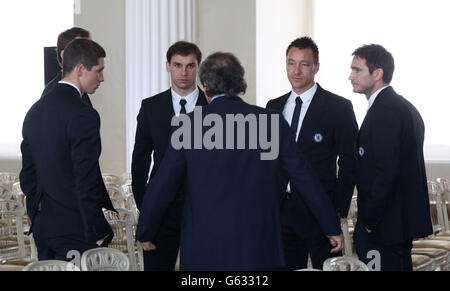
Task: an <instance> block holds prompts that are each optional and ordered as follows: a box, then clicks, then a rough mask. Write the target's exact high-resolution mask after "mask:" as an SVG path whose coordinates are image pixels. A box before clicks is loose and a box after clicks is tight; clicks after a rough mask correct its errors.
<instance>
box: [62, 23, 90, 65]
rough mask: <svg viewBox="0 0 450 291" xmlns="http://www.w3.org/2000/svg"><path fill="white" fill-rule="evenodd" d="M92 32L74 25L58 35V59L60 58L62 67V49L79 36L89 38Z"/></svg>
mask: <svg viewBox="0 0 450 291" xmlns="http://www.w3.org/2000/svg"><path fill="white" fill-rule="evenodd" d="M90 36H91V34H90V33H89V31H87V30H86V29H83V28H81V27H72V28H70V29H68V30H66V31H63V32H61V33H60V34H59V36H58V42H57V44H56V59H57V60H58V64H59V66H60V67H61V68H62V58H61V51H63V50H64V49H65V48H66V46H67V45H68V44H69V42H71V41H72V40H74V39H75V38H77V37H82V38H89V37H90Z"/></svg>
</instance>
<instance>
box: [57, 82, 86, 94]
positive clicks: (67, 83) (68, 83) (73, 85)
mask: <svg viewBox="0 0 450 291" xmlns="http://www.w3.org/2000/svg"><path fill="white" fill-rule="evenodd" d="M58 83H60V84H66V85H70V86H72V87H74V88H75V89H77V91H78V93H79V94H80V97H81V96H82V95H81V91H80V89H79V88H78V87H77V86H76V85H75V84H72V83H70V82H67V81H62V80H61V81H59V82H58Z"/></svg>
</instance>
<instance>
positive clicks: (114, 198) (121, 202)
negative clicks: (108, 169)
mask: <svg viewBox="0 0 450 291" xmlns="http://www.w3.org/2000/svg"><path fill="white" fill-rule="evenodd" d="M106 191H107V192H108V195H109V199H111V202H112V204H113V206H114V208H125V195H124V194H123V193H122V190H121V188H119V186H117V185H115V184H107V185H106Z"/></svg>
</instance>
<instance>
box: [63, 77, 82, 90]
mask: <svg viewBox="0 0 450 291" xmlns="http://www.w3.org/2000/svg"><path fill="white" fill-rule="evenodd" d="M61 81H64V82H69V83H72V84H73V85H75V86H77V88H78V89H79V90H80V92H81V94H83V93H84V92H83V91H82V90H81V86H80V85H81V84H80V81H79V80H78V79H77V78H76V77H74V76H72V75H66V76H64V77H63V78H61Z"/></svg>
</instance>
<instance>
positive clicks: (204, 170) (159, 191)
mask: <svg viewBox="0 0 450 291" xmlns="http://www.w3.org/2000/svg"><path fill="white" fill-rule="evenodd" d="M200 81H201V83H202V85H203V86H204V89H205V95H206V97H207V99H208V101H209V102H210V104H209V105H208V106H206V107H203V108H197V109H196V110H195V111H194V113H191V114H189V115H187V116H186V115H185V116H182V118H183V120H182V122H183V123H188V124H189V125H190V133H192V132H193V133H194V135H195V137H194V138H193V139H192V138H188V143H187V146H185V147H182V148H181V149H178V150H177V149H175V147H174V140H176V139H174V136H172V143H171V144H169V147H168V149H167V152H166V154H165V156H164V159H163V161H162V163H161V166H160V168H159V170H158V172H157V173H156V175H155V177H154V179H152V180H151V182H150V184H149V186H148V187H147V189H146V193H145V195H144V199H143V202H142V207H141V213H140V217H139V222H138V226H137V231H136V238H137V240H138V241H140V242H141V244H142V246H143V248H144V249H146V250H154V249H157V248H158V245H155V244H153V242H154V238H155V236H156V234H157V232H158V228H159V224H160V221H161V219H162V217H163V215H164V211H165V209H166V208H167V207H168V205H169V204H170V203H171V201H172V200H173V199H174V197H175V195H176V191H177V189H178V187H179V185H180V184H181V183H183V182H184V180H185V179H186V185H187V187H186V194H185V195H186V197H185V199H186V201H185V205H184V213H183V226H182V232H181V233H182V235H181V250H180V253H181V269H182V270H276V269H283V268H284V267H285V259H284V255H283V244H282V237H281V228H280V218H279V209H278V208H279V200H280V198H281V197H279V195H278V191H277V183H276V173H277V170H278V169H279V166H281V167H282V168H283V169H284V170H285V171H286V173H287V174H288V176H289V177H290V179H291V181H292V185H293V187H298V188H301V189H306V190H307V191H302V193H308V194H306V195H304V196H305V197H304V199H305V200H306V201H307V203H308V205H309V206H310V207H311V208H312V209H314V213H315V215H317V219H318V221H319V222H320V225H321V227H322V228H323V230H324V233H326V234H327V235H329V239H330V243H331V244H332V245H333V247H334V249H333V251H334V252H337V251H340V250H341V249H342V245H343V237H342V235H341V234H340V233H341V232H340V227H339V225H338V224H337V221H336V219H335V217H336V213H335V212H334V210H333V206H332V204H331V201H330V200H329V199H328V198H327V196H326V194H325V192H324V190H323V189H322V188H321V186H320V183H319V182H318V181H317V180H316V178H315V177H313V176H312V175H311V174H310V173H311V169H310V167H309V166H308V164H307V163H305V161H304V159H303V158H302V157H301V155H300V153H299V152H298V150H297V147H296V146H295V142H294V138H293V135H292V134H291V133H290V129H289V126H288V124H287V123H286V122H285V121H284V120H283V118H282V117H281V116H280V114H278V113H273V112H271V111H269V110H267V109H264V108H260V107H257V106H254V105H250V104H247V103H246V102H245V101H243V100H242V98H241V97H240V96H239V94H241V93H245V90H246V88H247V85H246V82H245V79H244V68H243V67H242V66H241V64H240V62H239V60H238V59H237V58H236V57H235V56H234V55H232V54H230V53H222V52H218V53H215V54H212V55H211V56H209V57H208V58H207V59H206V60H205V62H204V63H203V64H202V65H201V67H200ZM230 116H234V117H235V120H237V119H239V116H240V117H243V116H245V120H246V122H245V123H240V124H239V123H238V122H224V121H225V120H230ZM252 117H254V118H252ZM257 117H258V118H257ZM191 120H192V121H193V122H190V121H191ZM212 120H213V121H212ZM251 120H256V122H257V129H258V130H257V133H258V134H259V135H262V134H263V132H265V136H266V137H270V138H271V140H276V139H278V140H277V142H278V144H279V156H278V157H277V158H274V159H263V158H261V153H262V152H263V151H265V150H267V148H265V147H264V146H263V145H261V144H259V145H258V146H257V147H256V148H255V149H253V148H251V147H250V146H249V145H250V144H254V143H255V141H253V140H252V138H251V132H247V131H246V129H247V125H248V124H250V123H251ZM199 121H200V123H201V125H202V126H201V128H200V130H198V128H197V127H198V125H199V124H200V123H199ZM177 122H180V120H172V124H174V123H177ZM213 124H214V126H213ZM216 124H221V126H217V127H216ZM236 124H237V127H239V126H241V127H243V128H237V132H240V133H242V134H243V136H244V137H245V139H244V144H245V146H244V147H242V145H239V142H236V141H237V140H239V134H236V132H235V131H234V127H235V125H236ZM183 126H184V124H183ZM229 127H233V130H231V131H230V130H229ZM248 128H251V126H250V125H249V126H248ZM212 129H214V133H213V134H211V132H210V131H212ZM223 132H227V134H226V135H225V134H223ZM229 132H232V133H233V134H231V135H230V134H229ZM184 133H185V134H188V133H189V131H184ZM199 135H201V137H203V139H201V137H200V139H199ZM208 136H209V137H210V140H208V138H207V137H208ZM212 136H214V138H212ZM180 138H181V136H180ZM185 138H187V137H186V136H184V135H183V139H185ZM218 139H223V144H226V145H227V148H226V149H224V148H223V147H221V146H220V145H219V144H217V146H215V147H213V148H210V147H209V146H207V145H205V142H208V143H209V142H211V141H212V140H214V141H217V140H218ZM198 141H201V142H203V145H202V147H201V148H200V149H199V148H198V146H199V145H198V144H197V142H198ZM230 147H233V148H234V149H231V150H230V149H229V148H230Z"/></svg>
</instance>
